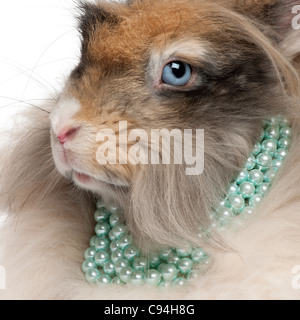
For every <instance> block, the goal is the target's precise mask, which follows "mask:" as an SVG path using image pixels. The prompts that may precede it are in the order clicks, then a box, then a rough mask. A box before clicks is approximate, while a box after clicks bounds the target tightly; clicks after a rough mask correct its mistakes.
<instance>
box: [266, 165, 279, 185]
mask: <svg viewBox="0 0 300 320" xmlns="http://www.w3.org/2000/svg"><path fill="white" fill-rule="evenodd" d="M276 174H277V169H275V168H271V169H269V170H268V171H267V172H266V173H265V175H264V181H265V182H267V183H272V182H273V181H274V180H275V177H276Z"/></svg>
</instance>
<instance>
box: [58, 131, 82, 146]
mask: <svg viewBox="0 0 300 320" xmlns="http://www.w3.org/2000/svg"><path fill="white" fill-rule="evenodd" d="M78 130H79V128H74V127H71V128H70V127H67V128H63V129H62V130H61V131H60V133H59V134H58V135H57V138H58V140H59V142H60V143H61V144H64V143H65V142H67V141H69V140H72V139H73V138H74V137H75V135H76V134H77V132H78Z"/></svg>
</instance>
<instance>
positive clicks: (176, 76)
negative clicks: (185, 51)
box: [162, 61, 192, 86]
mask: <svg viewBox="0 0 300 320" xmlns="http://www.w3.org/2000/svg"><path fill="white" fill-rule="evenodd" d="M191 77H192V69H191V67H190V66H189V65H188V64H187V63H185V62H182V61H172V62H170V63H168V64H167V65H166V66H165V67H164V70H163V74H162V81H163V82H164V83H166V84H169V85H172V86H184V85H186V84H187V83H188V82H189V81H190V79H191Z"/></svg>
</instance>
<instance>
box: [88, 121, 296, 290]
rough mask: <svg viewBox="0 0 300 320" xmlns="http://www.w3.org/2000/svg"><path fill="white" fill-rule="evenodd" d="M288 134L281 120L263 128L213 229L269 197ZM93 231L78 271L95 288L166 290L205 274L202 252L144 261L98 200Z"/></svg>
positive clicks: (181, 251) (169, 252)
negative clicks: (120, 286)
mask: <svg viewBox="0 0 300 320" xmlns="http://www.w3.org/2000/svg"><path fill="white" fill-rule="evenodd" d="M291 135H292V130H291V128H290V126H289V124H288V121H287V120H286V119H284V118H282V117H281V116H278V117H276V118H272V119H270V120H269V121H266V122H265V124H264V131H263V133H262V135H261V137H260V140H259V142H258V143H256V145H255V147H254V150H253V151H252V153H251V155H250V157H249V158H248V160H247V162H246V164H245V165H244V168H243V169H242V171H241V172H240V173H239V174H238V176H237V177H236V178H235V179H234V180H233V181H232V182H231V184H230V186H229V189H228V192H227V195H226V196H225V197H224V199H223V200H222V201H221V203H220V205H219V207H218V208H217V209H216V210H215V211H214V212H213V214H212V215H211V226H210V228H208V230H205V233H206V234H209V233H210V230H211V229H212V228H216V227H217V228H218V229H222V228H224V226H226V225H227V224H229V223H230V222H232V220H233V219H234V217H237V216H249V215H251V214H252V213H253V211H254V209H255V207H256V206H257V205H258V204H259V203H260V202H261V200H262V199H263V197H264V195H265V194H266V193H267V192H268V191H269V189H270V187H271V185H272V182H273V181H274V179H275V177H276V174H277V172H278V170H279V168H280V167H281V165H282V163H283V160H284V158H285V157H286V155H287V152H288V149H289V146H290V144H291ZM94 217H95V221H96V223H97V224H96V227H95V233H96V235H94V236H93V237H92V238H91V240H90V247H89V248H88V249H87V250H86V251H85V252H84V258H85V261H84V262H83V264H82V271H83V272H84V274H85V278H86V281H87V282H88V283H90V284H95V285H98V286H99V285H107V284H132V285H143V284H148V285H152V286H160V287H165V286H168V285H170V284H172V285H184V284H185V283H187V282H188V281H189V280H191V279H192V278H193V277H194V276H195V275H197V273H198V272H199V270H200V271H202V272H203V271H205V270H207V268H208V266H209V264H210V261H211V259H210V256H209V255H208V254H207V253H206V252H205V251H204V250H203V249H201V248H194V247H192V246H190V247H185V248H166V249H163V250H161V251H160V252H159V253H150V254H149V255H148V256H147V257H146V256H143V255H142V253H141V252H140V251H139V249H138V247H137V246H135V245H134V243H133V239H132V238H131V236H130V234H129V232H128V229H127V227H126V226H125V225H124V224H123V223H121V215H120V212H119V208H118V207H117V206H116V205H115V204H110V205H109V206H108V207H106V206H105V204H104V202H103V201H102V200H101V199H99V200H98V202H97V210H96V212H95V214H94Z"/></svg>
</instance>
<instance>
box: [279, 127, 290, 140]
mask: <svg viewBox="0 0 300 320" xmlns="http://www.w3.org/2000/svg"><path fill="white" fill-rule="evenodd" d="M280 135H281V137H283V138H290V137H291V136H292V129H291V128H290V127H288V126H283V127H282V128H281V129H280Z"/></svg>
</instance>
